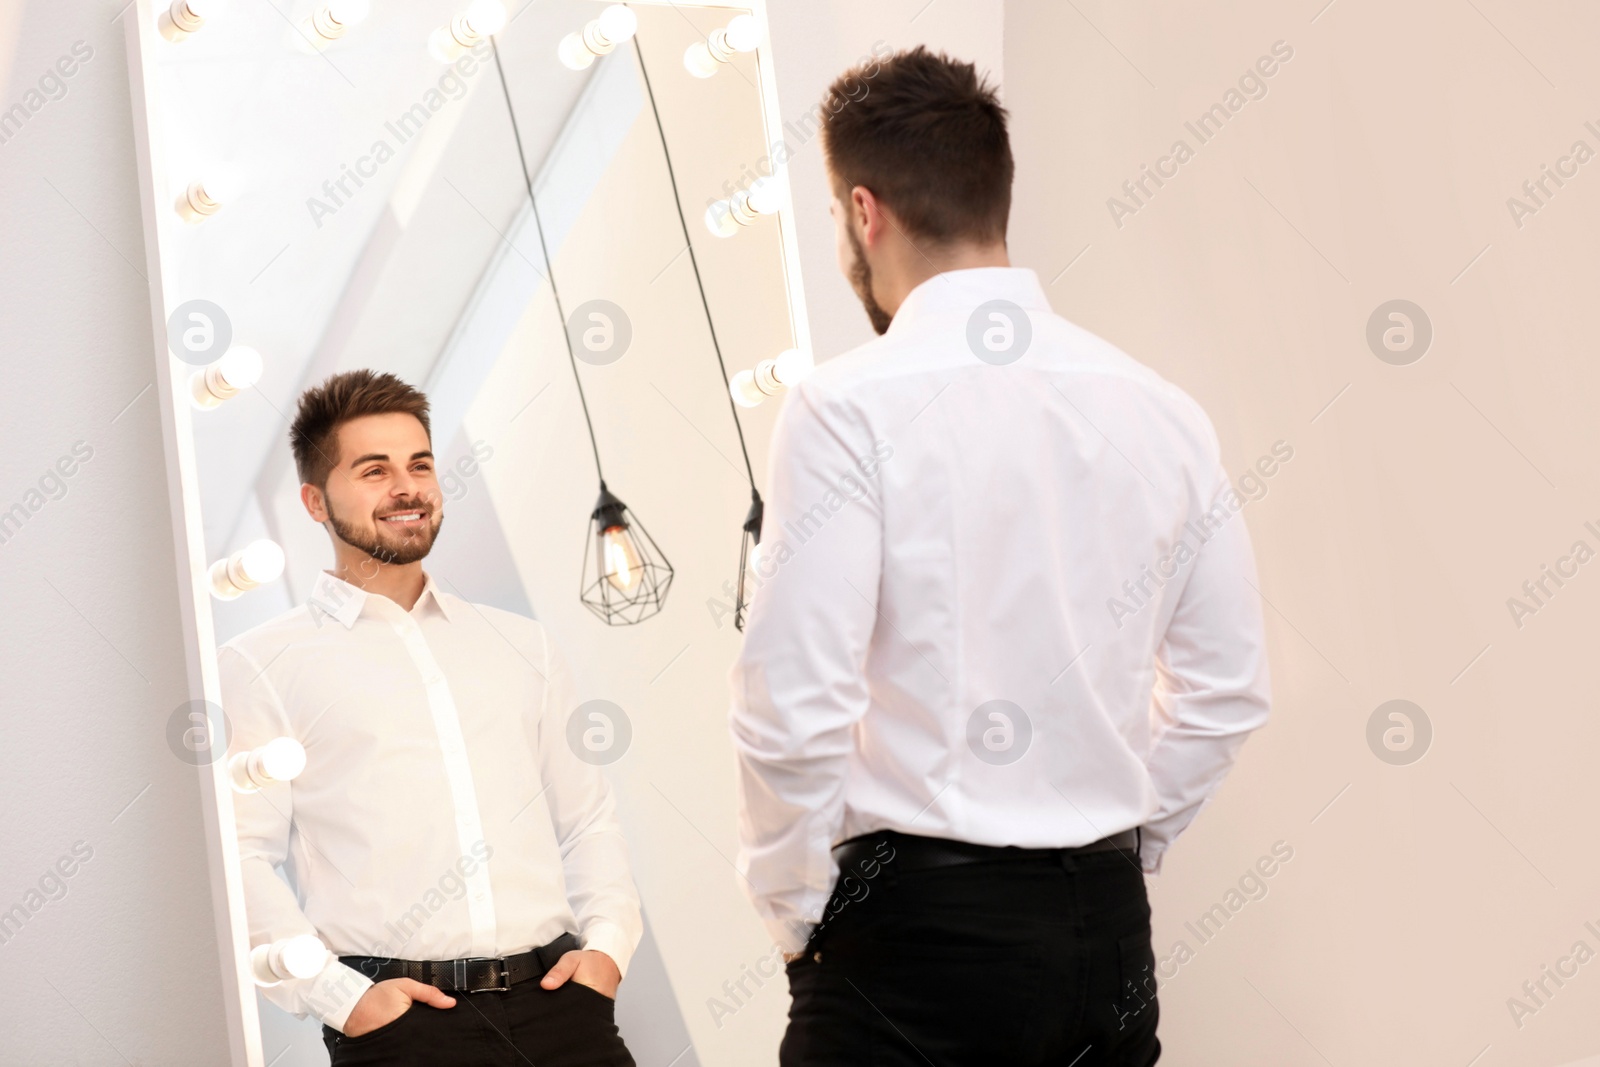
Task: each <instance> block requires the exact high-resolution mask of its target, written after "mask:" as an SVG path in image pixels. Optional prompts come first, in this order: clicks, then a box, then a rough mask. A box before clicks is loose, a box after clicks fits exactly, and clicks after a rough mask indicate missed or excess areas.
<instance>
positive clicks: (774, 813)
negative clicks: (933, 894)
mask: <svg viewBox="0 0 1600 1067" xmlns="http://www.w3.org/2000/svg"><path fill="white" fill-rule="evenodd" d="M814 386H815V379H810V380H808V381H806V382H803V383H801V384H800V385H799V386H798V387H796V388H795V389H794V390H792V391H791V392H790V394H789V397H788V399H787V401H786V402H785V403H784V405H783V408H782V410H781V411H780V413H779V416H778V420H777V423H776V425H775V427H774V429H773V437H772V445H771V449H772V450H771V459H770V462H769V471H768V478H767V489H768V492H767V497H766V500H765V506H764V513H763V522H762V534H761V549H760V556H759V561H758V562H757V564H756V565H755V567H754V568H753V571H752V580H753V581H754V582H756V583H759V584H757V585H756V587H755V592H754V594H753V596H752V597H751V604H750V610H749V615H748V618H747V620H746V625H745V635H744V646H743V649H742V651H741V653H740V655H739V657H738V659H737V660H736V662H735V663H734V665H733V668H732V670H731V672H730V676H729V681H730V688H731V691H732V707H731V710H730V719H731V723H730V725H731V729H732V733H733V742H734V749H735V752H736V755H737V760H738V786H739V793H740V801H741V803H740V806H739V807H740V814H739V856H738V860H737V868H738V871H739V873H740V875H741V876H742V877H743V881H744V886H745V890H746V892H747V893H748V894H749V896H750V899H751V901H752V902H753V903H754V904H755V906H756V910H757V912H758V913H759V914H760V916H761V918H762V920H763V921H764V922H765V924H766V926H767V929H768V931H769V933H770V934H771V935H772V937H773V940H774V941H775V942H776V943H777V944H778V945H780V946H782V947H783V948H784V949H786V950H789V951H794V950H797V949H799V948H801V947H802V946H803V945H804V944H805V942H806V940H807V939H808V937H809V936H810V933H811V929H812V926H813V924H814V923H815V922H816V921H817V920H818V919H819V918H820V917H821V914H822V909H823V907H824V906H825V905H826V904H827V901H828V897H829V894H830V893H831V891H832V888H833V882H834V879H835V878H836V877H837V873H838V868H837V865H836V864H835V863H834V861H833V856H832V853H831V848H832V846H833V845H834V844H835V843H836V842H837V840H838V838H839V835H840V833H841V831H842V829H843V824H844V793H845V775H846V769H847V767H848V763H849V757H850V753H851V751H852V749H853V747H854V741H853V737H852V728H853V727H854V725H855V724H856V723H857V722H858V721H859V720H860V719H861V717H862V716H863V715H864V714H865V713H866V710H867V703H868V690H867V683H866V679H865V675H864V663H865V659H866V655H867V649H868V646H869V644H870V643H871V640H872V635H873V632H874V628H875V626H876V623H877V617H878V581H879V577H880V574H881V570H882V553H883V512H882V497H881V480H880V478H879V477H878V466H877V464H878V462H879V461H880V459H881V455H882V454H881V452H880V451H879V449H880V448H882V447H884V446H883V445H882V444H881V443H879V442H876V441H874V440H873V439H872V437H871V434H870V433H869V432H868V431H867V429H866V427H865V426H864V425H862V424H861V423H860V421H859V420H858V419H857V418H856V417H854V416H853V414H852V413H851V412H850V410H849V409H848V408H846V407H845V406H844V405H842V404H837V405H836V404H832V403H829V402H828V400H827V398H826V397H825V396H822V395H819V394H818V392H817V390H816V389H815V388H814Z"/></svg>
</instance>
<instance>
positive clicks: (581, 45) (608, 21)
mask: <svg viewBox="0 0 1600 1067" xmlns="http://www.w3.org/2000/svg"><path fill="white" fill-rule="evenodd" d="M638 29H639V16H637V15H635V14H634V13H633V9H632V8H630V7H628V5H627V4H612V5H611V6H610V7H608V8H606V9H605V10H604V11H602V12H600V17H599V18H596V19H591V20H590V21H589V23H588V24H587V25H586V26H584V28H583V29H581V30H577V31H575V32H573V33H569V34H567V35H566V36H565V37H563V38H562V39H561V43H560V44H559V45H557V46H556V55H557V57H559V58H560V60H561V62H562V64H563V65H564V66H567V67H570V68H572V69H573V70H583V69H585V68H587V67H588V66H589V65H590V64H591V63H593V62H594V61H595V59H597V58H598V57H600V56H604V55H609V54H610V53H611V52H612V50H613V49H615V48H616V47H617V45H619V44H621V43H622V42H624V41H626V40H627V39H628V38H630V37H632V36H633V35H634V33H635V32H637V31H638Z"/></svg>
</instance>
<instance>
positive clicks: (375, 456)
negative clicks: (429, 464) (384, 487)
mask: <svg viewBox="0 0 1600 1067" xmlns="http://www.w3.org/2000/svg"><path fill="white" fill-rule="evenodd" d="M411 458H412V459H414V460H417V459H432V458H433V453H432V452H413V453H411ZM374 460H378V461H380V462H383V463H387V462H389V454H388V453H387V452H368V453H367V454H366V455H364V456H357V457H356V458H355V459H353V460H351V461H350V466H351V467H352V468H355V467H359V466H361V465H362V464H363V463H371V462H372V461H374Z"/></svg>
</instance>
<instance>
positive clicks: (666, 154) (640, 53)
mask: <svg viewBox="0 0 1600 1067" xmlns="http://www.w3.org/2000/svg"><path fill="white" fill-rule="evenodd" d="M633 54H634V55H635V56H637V57H638V58H639V74H640V76H641V77H642V78H643V79H644V91H645V94H646V95H647V96H649V97H650V114H652V115H653V116H655V120H656V132H657V133H659V134H660V135H661V155H662V157H663V158H665V159H666V161H667V179H668V180H669V181H670V182H672V206H673V207H675V208H677V209H678V225H679V226H680V227H682V229H683V243H684V244H685V245H686V246H688V249H689V263H690V265H691V266H693V267H694V284H695V286H696V287H697V288H698V289H699V290H700V306H701V307H702V308H704V309H705V312H706V329H708V330H710V331H711V348H712V350H713V351H714V352H716V354H717V368H718V369H719V370H721V372H722V391H723V393H725V394H726V395H727V397H728V410H729V411H730V412H732V413H733V427H734V429H736V430H738V431H739V451H740V452H741V453H743V454H744V473H745V477H746V478H748V479H749V481H750V496H751V498H752V499H755V500H759V499H761V494H760V493H759V492H757V491H756V476H755V474H754V472H753V471H752V470H751V468H750V450H749V449H748V448H746V447H745V443H744V424H743V423H742V422H740V421H739V408H738V406H737V405H736V404H735V403H734V402H733V393H732V392H731V391H730V389H729V382H728V365H727V364H726V363H724V362H723V360H722V346H721V345H720V344H718V343H717V326H716V323H714V322H713V321H712V319H711V303H710V302H709V301H708V300H707V299H706V286H705V282H704V281H702V280H701V278H700V261H699V260H697V259H696V258H695V255H694V242H693V241H691V240H690V239H689V223H688V220H687V219H685V218H684V216H683V200H682V199H681V198H680V197H679V195H678V178H677V175H676V174H675V173H673V170H672V153H671V152H670V151H668V150H667V131H666V129H665V128H664V127H663V126H662V125H661V112H660V110H659V109H658V108H657V107H656V93H655V90H654V89H652V88H651V87H650V72H649V71H648V70H646V69H645V65H644V50H643V49H641V48H640V47H639V35H638V34H637V33H636V34H634V37H633Z"/></svg>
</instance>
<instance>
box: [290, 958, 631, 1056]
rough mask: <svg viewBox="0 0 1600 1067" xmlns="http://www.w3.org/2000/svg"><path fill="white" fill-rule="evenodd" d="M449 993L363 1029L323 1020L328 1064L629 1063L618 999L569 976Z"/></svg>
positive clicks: (415, 1005) (414, 1005) (323, 1037)
mask: <svg viewBox="0 0 1600 1067" xmlns="http://www.w3.org/2000/svg"><path fill="white" fill-rule="evenodd" d="M451 996H453V997H455V998H456V1004H455V1007H453V1008H435V1007H432V1006H430V1005H427V1004H412V1005H411V1007H410V1008H409V1009H407V1010H406V1011H405V1012H404V1013H403V1014H402V1015H401V1016H400V1017H399V1018H398V1019H395V1020H394V1021H393V1022H391V1023H387V1024H385V1025H383V1026H380V1027H378V1028H377V1029H376V1030H372V1031H370V1032H368V1033H365V1034H362V1035H361V1036H360V1037H345V1036H344V1035H343V1034H341V1033H339V1031H337V1030H334V1029H333V1028H332V1027H328V1026H324V1027H323V1028H322V1041H323V1043H324V1044H326V1045H327V1046H328V1055H329V1056H330V1057H331V1059H332V1064H333V1067H358V1065H363V1064H384V1065H385V1067H526V1065H527V1064H529V1063H534V1064H537V1065H538V1067H634V1062H633V1057H632V1056H631V1055H629V1054H628V1050H627V1047H626V1046H624V1045H623V1043H622V1036H621V1035H620V1034H619V1033H618V1032H617V1024H616V1017H615V1010H616V1001H614V1000H612V999H611V998H610V997H608V996H606V995H605V994H604V993H600V992H597V991H596V990H593V989H590V988H589V987H588V986H585V985H579V984H578V983H577V982H574V981H573V980H572V979H570V978H569V979H567V981H565V982H564V983H562V984H561V985H559V986H557V987H556V988H555V989H545V988H543V987H542V986H540V985H539V981H538V979H531V980H529V981H526V982H518V983H516V984H515V985H513V986H512V987H511V989H510V990H509V991H508V992H505V993H452V994H451Z"/></svg>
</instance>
